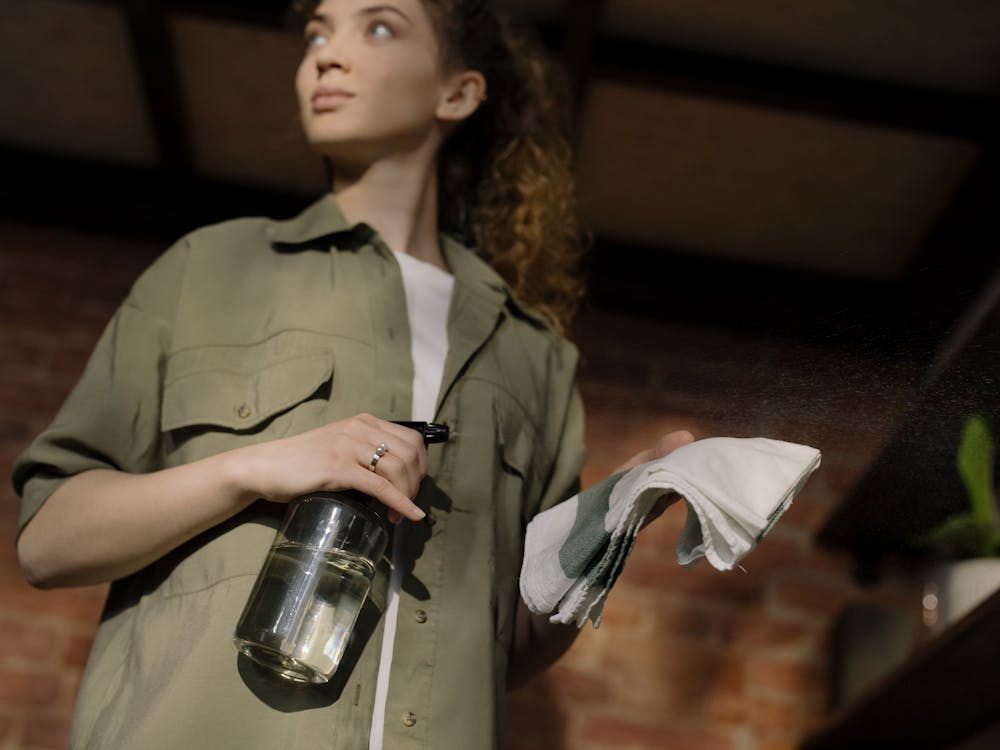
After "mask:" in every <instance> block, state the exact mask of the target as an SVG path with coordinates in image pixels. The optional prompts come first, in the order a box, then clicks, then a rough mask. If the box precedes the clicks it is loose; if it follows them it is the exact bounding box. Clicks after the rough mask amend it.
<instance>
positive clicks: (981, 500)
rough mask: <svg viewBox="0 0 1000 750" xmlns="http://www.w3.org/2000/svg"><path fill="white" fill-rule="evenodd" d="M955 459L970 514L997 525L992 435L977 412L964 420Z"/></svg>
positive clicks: (989, 523)
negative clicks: (967, 495)
mask: <svg viewBox="0 0 1000 750" xmlns="http://www.w3.org/2000/svg"><path fill="white" fill-rule="evenodd" d="M957 463H958V473H959V475H960V476H961V477H962V482H963V483H964V484H965V489H966V491H967V492H968V493H969V504H970V506H971V508H972V516H973V517H974V518H976V519H977V520H978V521H979V522H980V523H984V524H988V525H992V526H994V527H997V526H998V524H1000V518H998V516H997V508H996V502H995V499H994V492H993V438H992V437H991V435H990V430H989V427H988V426H987V424H986V420H984V419H983V418H982V417H981V416H979V415H978V414H977V415H975V416H972V417H969V419H968V420H966V422H965V426H964V428H963V429H962V439H961V442H960V443H959V446H958V456H957Z"/></svg>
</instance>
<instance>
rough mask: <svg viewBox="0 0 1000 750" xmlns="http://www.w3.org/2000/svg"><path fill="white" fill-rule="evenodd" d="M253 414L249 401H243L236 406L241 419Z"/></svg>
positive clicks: (237, 414)
mask: <svg viewBox="0 0 1000 750" xmlns="http://www.w3.org/2000/svg"><path fill="white" fill-rule="evenodd" d="M251 414H253V409H251V408H250V405H249V404H247V403H242V404H240V405H239V406H237V407H236V416H238V417H239V418H240V419H246V418H247V417H249V416H250V415H251Z"/></svg>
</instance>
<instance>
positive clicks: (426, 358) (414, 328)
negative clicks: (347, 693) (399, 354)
mask: <svg viewBox="0 0 1000 750" xmlns="http://www.w3.org/2000/svg"><path fill="white" fill-rule="evenodd" d="M393 255H395V256H396V261H397V262H398V263H399V270H400V272H401V273H402V275H403V288H404V289H405V291H406V313H407V316H408V317H409V320H410V353H411V355H412V356H413V407H412V415H411V417H410V418H411V419H413V420H415V421H421V422H430V421H432V420H433V419H434V414H435V412H436V410H437V397H438V391H440V390H441V378H442V376H443V375H444V362H445V358H446V357H447V356H448V309H449V307H450V306H451V294H452V291H453V289H454V287H455V277H453V276H452V275H451V274H450V273H448V272H447V271H443V270H441V269H440V268H438V267H437V266H435V265H432V264H430V263H426V262H424V261H422V260H417V259H416V258H414V257H413V256H411V255H406V254H404V253H397V252H393ZM404 529H405V522H402V523H400V524H398V525H397V526H396V529H395V532H394V533H393V539H392V574H391V575H390V576H389V591H388V599H387V602H386V608H385V629H384V631H383V634H382V656H381V661H380V662H379V669H378V680H377V681H376V683H375V708H374V712H373V713H372V728H371V733H370V737H369V741H368V748H369V750H381V749H382V733H383V725H384V724H385V703H386V698H387V696H388V693H389V668H390V666H391V664H392V648H393V644H394V642H395V638H396V618H397V616H398V614H399V590H400V586H401V584H402V575H403V572H402V571H403V566H402V558H401V555H402V549H403V544H402V537H403V533H404Z"/></svg>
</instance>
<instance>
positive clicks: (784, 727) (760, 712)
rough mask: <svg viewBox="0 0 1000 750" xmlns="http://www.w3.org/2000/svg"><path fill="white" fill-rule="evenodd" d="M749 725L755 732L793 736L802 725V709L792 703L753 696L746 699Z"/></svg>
mask: <svg viewBox="0 0 1000 750" xmlns="http://www.w3.org/2000/svg"><path fill="white" fill-rule="evenodd" d="M747 708H748V712H749V719H750V721H749V723H750V725H751V726H752V727H754V728H755V729H756V730H758V731H760V730H766V731H767V732H769V733H780V734H787V735H789V736H793V735H795V734H796V733H797V732H799V731H800V729H801V725H802V714H803V710H802V707H801V706H799V705H798V704H797V702H793V701H779V700H773V699H770V698H762V697H759V696H753V697H750V698H748V699H747Z"/></svg>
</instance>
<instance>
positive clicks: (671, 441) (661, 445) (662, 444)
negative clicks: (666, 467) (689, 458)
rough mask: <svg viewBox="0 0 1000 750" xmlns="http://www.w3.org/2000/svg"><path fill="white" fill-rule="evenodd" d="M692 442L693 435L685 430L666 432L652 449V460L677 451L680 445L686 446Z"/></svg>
mask: <svg viewBox="0 0 1000 750" xmlns="http://www.w3.org/2000/svg"><path fill="white" fill-rule="evenodd" d="M693 442H694V435H692V434H691V433H690V432H688V431H687V430H675V431H674V432H668V433H667V434H666V435H663V436H662V437H661V438H660V439H659V440H658V441H657V443H656V448H655V449H654V452H655V455H654V456H653V458H659V457H660V456H665V455H667V454H668V453H670V452H671V451H675V450H677V449H678V448H680V447H681V446H682V445H687V444H688V443H693Z"/></svg>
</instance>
